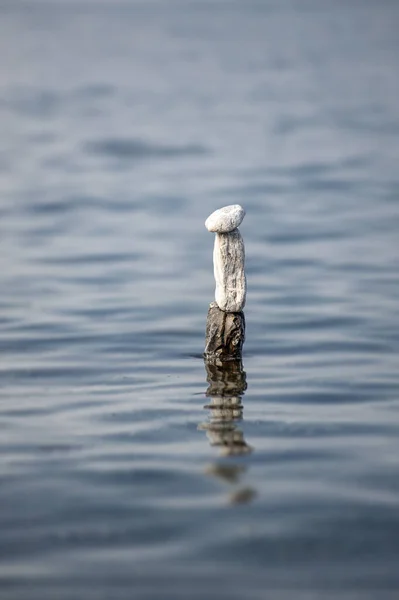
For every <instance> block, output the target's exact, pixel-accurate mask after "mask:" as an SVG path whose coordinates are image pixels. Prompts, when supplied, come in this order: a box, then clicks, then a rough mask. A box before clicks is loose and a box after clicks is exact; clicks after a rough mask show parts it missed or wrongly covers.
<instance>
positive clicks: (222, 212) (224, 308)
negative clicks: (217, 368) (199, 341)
mask: <svg viewBox="0 0 399 600" xmlns="http://www.w3.org/2000/svg"><path fill="white" fill-rule="evenodd" d="M244 217H245V211H244V209H243V208H242V206H240V205H239V204H233V205H231V206H225V207H223V208H220V209H219V210H216V211H215V212H213V213H212V214H211V215H210V216H209V217H208V218H207V220H206V221H205V227H206V228H207V229H208V231H211V232H214V233H215V234H216V236H215V246H214V250H213V268H214V275H215V281H216V289H215V301H216V302H212V303H211V305H210V307H209V311H208V318H207V327H206V345H205V357H206V358H208V359H219V360H221V361H223V360H234V359H237V358H241V352H242V345H243V343H244V339H245V318H244V313H243V312H242V309H243V308H244V306H245V299H246V292H247V282H246V277H245V248H244V241H243V239H242V236H241V233H240V231H239V229H238V227H239V225H241V223H242V220H243V219H244Z"/></svg>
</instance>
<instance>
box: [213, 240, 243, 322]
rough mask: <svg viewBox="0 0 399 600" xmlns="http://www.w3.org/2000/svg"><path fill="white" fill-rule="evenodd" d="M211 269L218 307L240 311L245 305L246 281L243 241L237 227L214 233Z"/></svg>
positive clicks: (227, 310) (226, 310)
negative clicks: (228, 230) (212, 270)
mask: <svg viewBox="0 0 399 600" xmlns="http://www.w3.org/2000/svg"><path fill="white" fill-rule="evenodd" d="M213 269H214V275H215V281H216V289H215V300H216V303H217V305H218V307H219V308H220V309H221V310H224V311H225V312H240V311H241V310H242V309H243V308H244V306H245V299H246V294H247V281H246V277H245V270H244V269H245V248H244V241H243V239H242V236H241V233H240V232H239V231H238V229H234V230H233V231H230V232H229V233H217V234H216V237H215V246H214V250H213Z"/></svg>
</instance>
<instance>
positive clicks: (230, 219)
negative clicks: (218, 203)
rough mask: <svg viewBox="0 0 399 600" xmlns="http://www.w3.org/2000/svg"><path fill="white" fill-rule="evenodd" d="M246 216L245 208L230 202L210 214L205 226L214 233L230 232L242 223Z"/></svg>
mask: <svg viewBox="0 0 399 600" xmlns="http://www.w3.org/2000/svg"><path fill="white" fill-rule="evenodd" d="M244 217H245V210H244V209H243V207H242V206H240V205H239V204H230V205H229V206H223V208H219V209H218V210H215V211H214V212H213V213H212V214H211V215H209V217H208V218H207V220H206V221H205V227H206V228H207V230H208V231H212V232H214V233H229V231H233V230H234V229H236V228H237V227H239V226H240V225H241V223H242V220H243V218H244Z"/></svg>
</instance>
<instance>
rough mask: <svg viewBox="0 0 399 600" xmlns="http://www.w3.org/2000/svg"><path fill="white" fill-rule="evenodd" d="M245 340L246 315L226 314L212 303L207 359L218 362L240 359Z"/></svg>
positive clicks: (208, 327)
mask: <svg viewBox="0 0 399 600" xmlns="http://www.w3.org/2000/svg"><path fill="white" fill-rule="evenodd" d="M244 340H245V317H244V313H243V312H238V313H226V312H225V311H223V310H220V308H219V307H218V305H217V304H216V302H212V303H211V304H210V306H209V310H208V317H207V321H206V340H205V352H204V356H205V358H206V359H207V360H213V361H218V362H219V361H227V360H237V359H240V358H241V353H242V346H243V343H244Z"/></svg>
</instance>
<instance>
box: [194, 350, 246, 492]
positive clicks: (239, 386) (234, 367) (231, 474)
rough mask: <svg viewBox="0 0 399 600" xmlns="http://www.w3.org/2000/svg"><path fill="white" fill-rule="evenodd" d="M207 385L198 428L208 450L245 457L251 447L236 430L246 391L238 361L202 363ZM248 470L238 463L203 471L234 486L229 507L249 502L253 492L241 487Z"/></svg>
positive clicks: (224, 463) (226, 463)
mask: <svg viewBox="0 0 399 600" xmlns="http://www.w3.org/2000/svg"><path fill="white" fill-rule="evenodd" d="M205 369H206V374H207V382H208V383H209V386H208V389H207V390H206V396H207V397H208V398H209V399H210V402H209V403H208V404H206V405H205V406H204V408H205V409H207V410H209V415H208V420H207V421H205V422H204V423H200V424H199V425H198V429H200V430H203V431H206V435H207V437H208V439H209V442H210V444H211V446H216V447H218V448H219V451H220V455H221V456H222V457H227V458H229V459H233V457H235V458H237V457H240V456H245V455H248V454H250V453H251V452H252V450H253V449H252V447H251V446H250V445H249V444H248V443H247V442H246V440H245V438H244V433H243V431H242V430H241V429H240V428H239V427H238V426H237V423H239V422H240V421H241V420H242V419H243V412H244V406H243V403H242V396H243V395H244V393H245V390H246V389H247V380H246V373H245V371H244V368H243V364H242V361H241V360H234V361H227V362H216V363H215V362H208V361H206V360H205ZM246 470H247V467H246V466H245V465H244V464H242V463H240V462H238V461H234V462H230V460H229V462H215V463H213V464H211V465H209V466H208V467H207V468H206V471H205V472H206V473H207V474H208V475H212V476H214V477H217V478H218V479H220V480H221V481H223V482H224V483H227V484H229V485H231V486H234V489H232V491H231V494H230V495H229V502H230V503H231V504H245V503H247V502H250V501H251V500H252V499H253V498H254V496H255V491H254V490H253V489H252V488H249V487H242V486H241V485H240V483H241V479H242V476H243V475H244V473H245V472H246Z"/></svg>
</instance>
